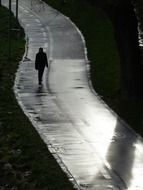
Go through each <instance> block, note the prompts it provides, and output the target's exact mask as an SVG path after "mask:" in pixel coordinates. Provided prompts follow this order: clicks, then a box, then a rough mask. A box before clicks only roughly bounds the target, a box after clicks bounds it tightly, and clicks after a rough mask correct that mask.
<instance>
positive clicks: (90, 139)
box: [2, 0, 143, 190]
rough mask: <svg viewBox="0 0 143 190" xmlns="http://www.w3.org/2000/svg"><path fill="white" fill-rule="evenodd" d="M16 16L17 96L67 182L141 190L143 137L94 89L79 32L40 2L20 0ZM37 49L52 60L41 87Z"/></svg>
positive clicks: (104, 189) (90, 188) (93, 188)
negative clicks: (19, 49)
mask: <svg viewBox="0 0 143 190" xmlns="http://www.w3.org/2000/svg"><path fill="white" fill-rule="evenodd" d="M34 2H35V3H34ZM2 3H3V4H4V5H6V6H8V0H2ZM12 8H13V11H14V12H15V1H14V2H12ZM19 20H20V23H21V24H22V26H23V27H24V29H25V33H26V35H27V46H26V53H25V56H24V57H23V60H22V61H21V64H20V66H19V69H18V72H17V76H16V81H15V86H14V90H15V94H16V98H17V100H18V102H19V104H20V106H21V107H22V109H23V111H24V113H25V114H26V115H27V117H28V118H29V119H30V121H31V122H32V124H33V126H34V127H35V129H36V130H37V132H38V133H39V134H40V136H41V138H42V139H43V141H44V142H45V143H46V144H47V147H48V149H49V150H50V152H51V153H52V154H53V156H54V157H55V158H56V159H57V162H58V163H59V165H60V166H61V168H62V169H63V170H64V171H65V172H66V173H67V175H68V176H69V180H71V182H72V183H73V184H74V186H75V188H76V189H80V190H85V189H86V190H125V189H128V190H142V189H143V183H142V175H143V140H142V138H141V137H140V136H138V135H137V134H136V133H135V132H134V131H132V130H131V129H130V127H129V126H128V125H127V124H126V123H125V122H124V121H122V120H121V119H120V118H119V117H118V116H117V115H116V114H115V113H114V112H113V111H112V110H111V109H110V108H109V107H108V106H107V105H106V104H105V103H104V102H103V101H102V100H101V99H100V98H99V96H98V95H97V94H96V93H95V92H93V90H92V87H91V86H90V83H89V78H88V64H87V62H88V60H87V55H86V46H85V42H84V38H83V36H82V34H81V33H80V31H79V30H78V29H77V27H76V26H75V25H74V24H73V23H72V22H71V21H70V19H69V18H67V17H65V16H64V15H62V14H61V13H59V12H58V11H56V10H55V9H53V8H51V7H50V6H48V5H46V4H45V3H42V2H41V1H39V0H35V1H33V0H25V1H22V0H20V1H19ZM39 47H43V48H44V50H45V51H46V52H47V55H48V58H49V60H50V67H49V69H48V70H47V71H46V72H45V75H44V81H43V86H42V87H39V86H38V81H37V73H36V71H35V70H34V60H35V54H36V53H37V51H38V49H39ZM55 182H56V179H55Z"/></svg>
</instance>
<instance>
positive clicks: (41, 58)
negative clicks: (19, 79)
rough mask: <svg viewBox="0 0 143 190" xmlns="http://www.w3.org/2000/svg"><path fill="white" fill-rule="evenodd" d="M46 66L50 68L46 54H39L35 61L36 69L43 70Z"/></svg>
mask: <svg viewBox="0 0 143 190" xmlns="http://www.w3.org/2000/svg"><path fill="white" fill-rule="evenodd" d="M45 66H47V67H48V61H47V55H46V53H45V52H38V53H37V54H36V59H35V69H36V70H42V69H44V68H45Z"/></svg>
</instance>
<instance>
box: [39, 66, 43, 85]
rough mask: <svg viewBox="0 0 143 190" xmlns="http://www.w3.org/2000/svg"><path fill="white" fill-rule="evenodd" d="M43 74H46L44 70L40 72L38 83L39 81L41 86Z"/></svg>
mask: <svg viewBox="0 0 143 190" xmlns="http://www.w3.org/2000/svg"><path fill="white" fill-rule="evenodd" d="M43 73H44V68H42V69H39V70H38V81H39V85H41V84H42V77H43Z"/></svg>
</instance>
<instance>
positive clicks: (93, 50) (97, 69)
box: [45, 0, 143, 135]
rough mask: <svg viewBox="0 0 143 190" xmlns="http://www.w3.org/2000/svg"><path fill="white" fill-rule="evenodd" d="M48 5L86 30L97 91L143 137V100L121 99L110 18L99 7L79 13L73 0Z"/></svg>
mask: <svg viewBox="0 0 143 190" xmlns="http://www.w3.org/2000/svg"><path fill="white" fill-rule="evenodd" d="M45 2H47V3H48V4H50V5H52V6H53V7H55V8H56V9H58V10H60V11H61V12H63V13H64V14H65V15H67V16H69V17H70V18H71V19H72V21H73V22H74V23H75V24H76V25H77V26H78V27H79V29H80V30H81V31H82V33H83V35H84V37H85V40H86V45H87V49H88V58H89V60H90V61H91V80H92V84H93V87H94V89H95V90H96V92H98V94H99V95H100V96H102V98H103V99H104V100H105V101H106V102H107V104H108V105H109V106H110V107H111V108H112V109H113V110H114V111H115V112H117V113H118V115H119V116H120V117H122V118H123V119H124V120H126V121H127V123H129V124H130V125H131V126H132V128H133V129H134V130H135V131H137V132H138V133H140V134H141V135H143V101H136V102H135V101H129V100H122V99H121V98H120V94H119V91H120V66H119V56H118V51H117V47H116V43H115V39H114V33H113V28H112V25H111V23H110V21H109V20H108V18H107V16H106V15H105V14H104V12H103V11H102V10H100V9H99V8H96V7H92V6H89V5H88V4H86V3H85V4H82V7H80V9H79V10H77V7H76V6H72V3H71V2H72V1H67V4H65V5H61V4H60V1H58V0H57V1H55V0H45ZM76 2H77V1H76Z"/></svg>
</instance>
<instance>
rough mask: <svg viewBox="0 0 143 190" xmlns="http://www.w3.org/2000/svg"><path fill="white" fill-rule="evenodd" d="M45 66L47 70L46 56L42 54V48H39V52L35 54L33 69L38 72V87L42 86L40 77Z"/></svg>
mask: <svg viewBox="0 0 143 190" xmlns="http://www.w3.org/2000/svg"><path fill="white" fill-rule="evenodd" d="M45 66H46V67H47V68H48V60H47V55H46V53H45V52H43V48H41V47H40V48H39V52H38V53H37V54H36V58H35V69H36V70H38V82H39V85H41V84H42V77H43V73H44V69H45Z"/></svg>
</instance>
